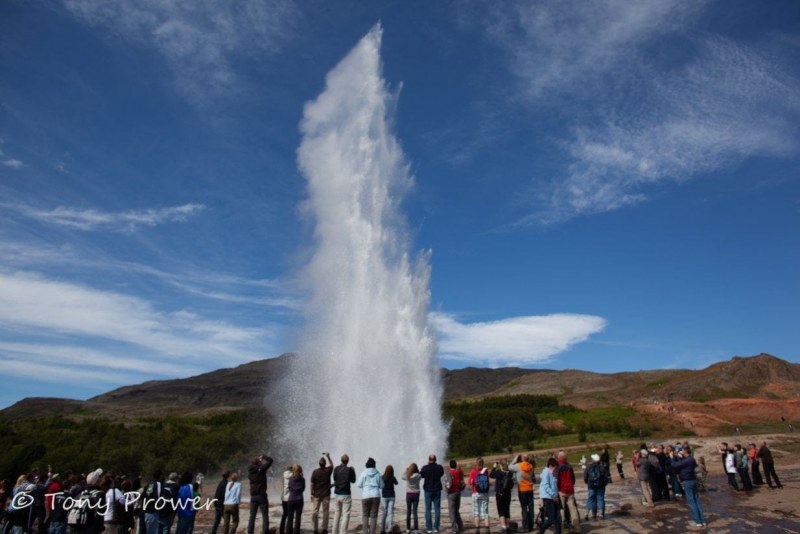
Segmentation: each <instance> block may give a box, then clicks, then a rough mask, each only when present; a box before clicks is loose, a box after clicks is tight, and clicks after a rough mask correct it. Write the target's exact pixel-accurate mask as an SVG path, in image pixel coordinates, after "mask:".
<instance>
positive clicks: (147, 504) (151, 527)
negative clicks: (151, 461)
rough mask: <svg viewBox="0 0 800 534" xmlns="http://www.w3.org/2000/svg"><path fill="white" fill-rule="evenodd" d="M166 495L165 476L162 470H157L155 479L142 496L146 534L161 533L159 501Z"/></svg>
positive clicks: (154, 475)
mask: <svg viewBox="0 0 800 534" xmlns="http://www.w3.org/2000/svg"><path fill="white" fill-rule="evenodd" d="M163 493H164V474H163V473H162V472H161V469H156V470H155V472H154V473H153V479H152V480H151V481H150V483H149V484H147V487H145V489H144V492H143V494H142V509H143V510H144V523H145V527H146V528H147V533H146V534H159V532H160V531H161V525H160V523H161V510H160V509H159V502H158V499H159V498H160V497H161V496H162V494H163Z"/></svg>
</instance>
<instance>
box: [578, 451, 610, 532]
mask: <svg viewBox="0 0 800 534" xmlns="http://www.w3.org/2000/svg"><path fill="white" fill-rule="evenodd" d="M607 474H608V471H607V469H606V467H605V466H604V465H603V462H602V458H601V456H600V455H599V454H592V463H591V464H590V465H589V467H587V468H586V471H584V472H583V481H584V482H585V483H586V487H587V489H588V492H589V496H588V498H587V500H586V516H585V517H584V519H586V520H587V521H588V520H589V512H592V519H597V509H598V508H599V509H600V513H601V515H602V518H603V519H605V518H606V484H608V479H607V478H606V475H607Z"/></svg>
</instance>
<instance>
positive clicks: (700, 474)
mask: <svg viewBox="0 0 800 534" xmlns="http://www.w3.org/2000/svg"><path fill="white" fill-rule="evenodd" d="M694 476H695V478H696V479H697V486H695V489H696V490H697V491H705V490H706V479H707V478H708V469H707V468H706V457H705V456H700V457H698V458H697V466H696V467H695V468H694Z"/></svg>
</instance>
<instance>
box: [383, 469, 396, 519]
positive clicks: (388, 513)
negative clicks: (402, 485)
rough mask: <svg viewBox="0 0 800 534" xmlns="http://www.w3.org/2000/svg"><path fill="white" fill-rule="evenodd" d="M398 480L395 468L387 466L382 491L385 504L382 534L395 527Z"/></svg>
mask: <svg viewBox="0 0 800 534" xmlns="http://www.w3.org/2000/svg"><path fill="white" fill-rule="evenodd" d="M396 485H397V479H396V478H395V477H394V467H392V465H387V466H386V469H384V470H383V489H382V490H381V502H382V503H383V514H382V515H381V534H386V533H387V532H391V530H392V525H394V499H395V493H394V487H395V486H396Z"/></svg>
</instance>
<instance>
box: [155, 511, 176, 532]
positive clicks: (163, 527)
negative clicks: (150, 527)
mask: <svg viewBox="0 0 800 534" xmlns="http://www.w3.org/2000/svg"><path fill="white" fill-rule="evenodd" d="M174 520H175V514H174V513H173V514H170V515H166V516H161V517H159V518H158V532H159V534H169V533H170V532H171V531H172V522H173V521H174Z"/></svg>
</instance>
